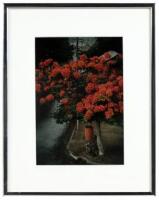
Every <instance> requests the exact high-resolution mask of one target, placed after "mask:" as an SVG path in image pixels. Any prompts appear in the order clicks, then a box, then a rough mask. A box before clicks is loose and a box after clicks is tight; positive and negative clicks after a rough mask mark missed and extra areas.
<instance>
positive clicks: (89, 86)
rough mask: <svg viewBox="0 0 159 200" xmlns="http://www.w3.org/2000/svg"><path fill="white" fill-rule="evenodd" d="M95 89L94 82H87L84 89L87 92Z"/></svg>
mask: <svg viewBox="0 0 159 200" xmlns="http://www.w3.org/2000/svg"><path fill="white" fill-rule="evenodd" d="M95 89H96V87H95V84H94V83H88V84H87V86H86V88H85V90H86V92H87V93H88V94H90V93H91V92H93V91H94V90H95Z"/></svg>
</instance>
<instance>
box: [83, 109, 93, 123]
mask: <svg viewBox="0 0 159 200" xmlns="http://www.w3.org/2000/svg"><path fill="white" fill-rule="evenodd" d="M93 114H94V113H93V111H91V110H87V111H86V113H85V115H84V118H85V120H86V121H90V120H91V119H92V117H93Z"/></svg>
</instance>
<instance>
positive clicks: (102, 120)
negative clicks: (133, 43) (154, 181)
mask: <svg viewBox="0 0 159 200" xmlns="http://www.w3.org/2000/svg"><path fill="white" fill-rule="evenodd" d="M35 62H36V65H35V75H36V77H35V90H36V91H35V95H36V164H37V165H123V164H124V120H123V115H124V108H123V96H124V95H123V38H122V37H67V38H65V37H56V38H55V37H53V38H51V37H49V38H42V37H41V38H40V37H39V38H35Z"/></svg>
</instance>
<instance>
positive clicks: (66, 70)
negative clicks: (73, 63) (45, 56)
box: [61, 67, 71, 79]
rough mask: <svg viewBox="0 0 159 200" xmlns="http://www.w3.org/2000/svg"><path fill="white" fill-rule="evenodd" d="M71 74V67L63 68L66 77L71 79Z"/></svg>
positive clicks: (62, 71) (63, 74) (62, 72)
mask: <svg viewBox="0 0 159 200" xmlns="http://www.w3.org/2000/svg"><path fill="white" fill-rule="evenodd" d="M70 74H71V71H70V69H69V68H68V67H64V68H63V69H61V75H62V76H63V77H64V78H67V79H69V77H70Z"/></svg>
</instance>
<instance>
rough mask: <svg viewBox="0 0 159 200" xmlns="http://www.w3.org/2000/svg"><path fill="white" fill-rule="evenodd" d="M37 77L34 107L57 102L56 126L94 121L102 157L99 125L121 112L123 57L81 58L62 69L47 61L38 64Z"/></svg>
mask: <svg viewBox="0 0 159 200" xmlns="http://www.w3.org/2000/svg"><path fill="white" fill-rule="evenodd" d="M36 74H37V76H36V93H37V104H38V105H41V106H42V105H46V104H47V105H48V104H50V103H51V102H52V101H53V100H54V99H56V101H58V103H59V104H58V108H57V111H56V112H55V118H56V119H57V122H58V123H63V122H67V121H72V120H77V119H78V120H82V121H84V122H85V123H86V124H87V125H88V124H91V122H93V121H95V122H96V123H97V128H98V132H99V134H98V135H97V143H98V147H99V153H100V154H103V149H102V144H101V138H100V137H101V136H100V132H101V130H100V122H101V121H107V122H111V121H112V120H115V119H119V118H121V116H122V113H123V75H122V56H121V55H120V54H117V53H116V52H113V51H110V52H106V53H105V54H103V55H102V56H100V57H97V56H94V57H92V58H87V56H85V55H81V56H80V58H79V59H78V60H76V61H70V62H69V63H68V64H65V65H63V66H60V65H59V64H58V63H57V62H54V61H53V60H52V59H48V60H45V61H44V62H41V63H40V64H39V66H38V68H37V70H36ZM117 121H119V120H117Z"/></svg>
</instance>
